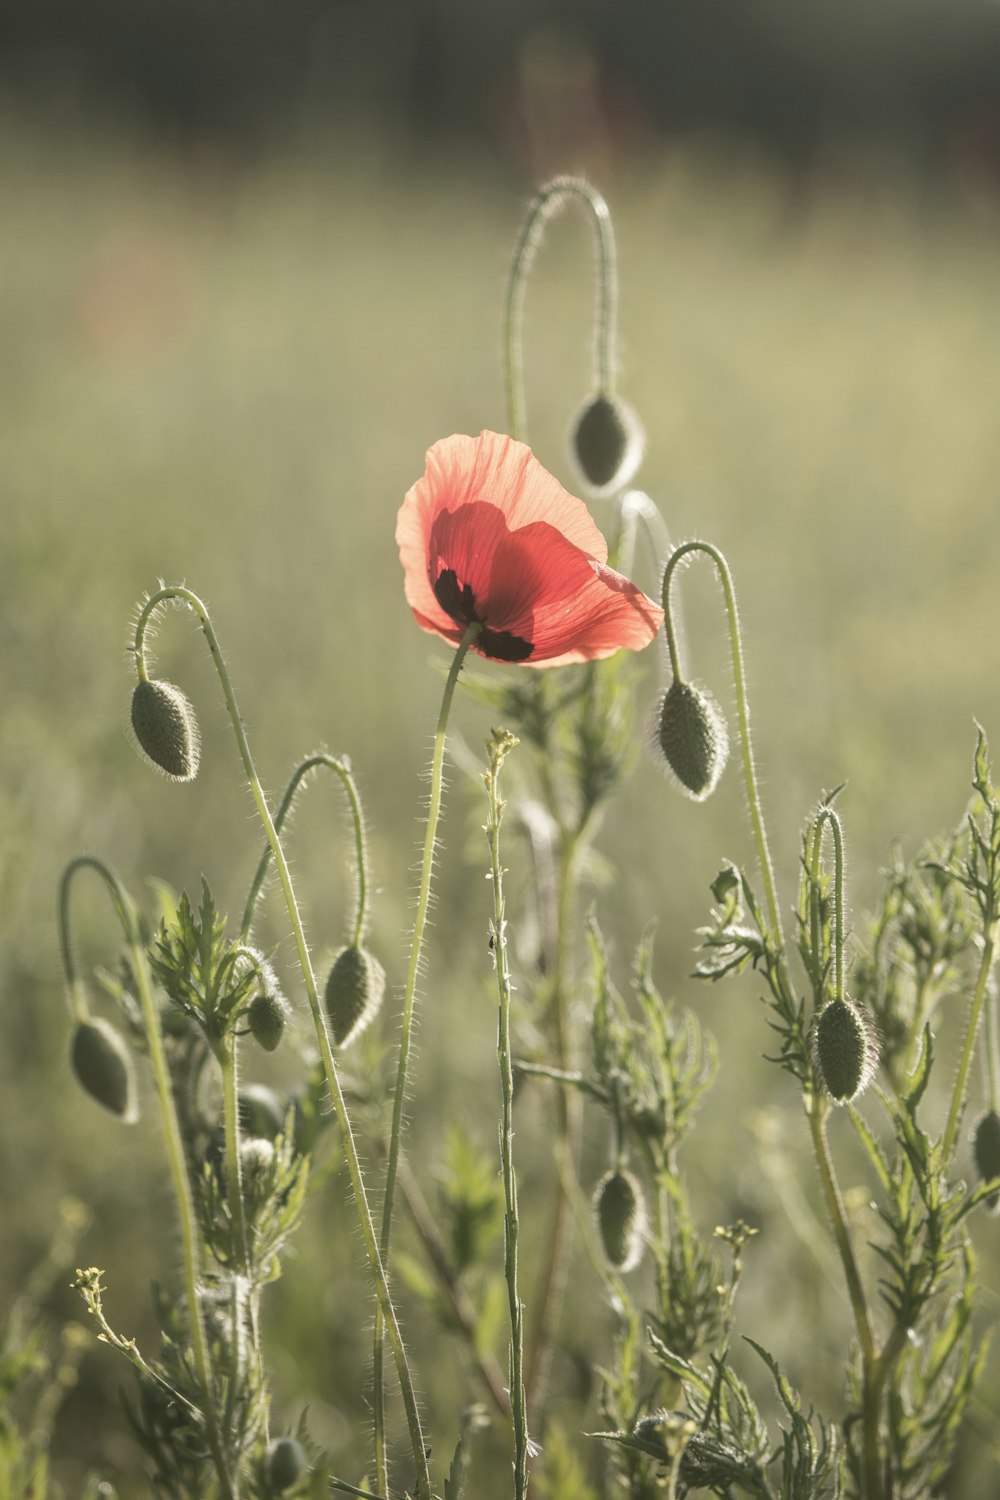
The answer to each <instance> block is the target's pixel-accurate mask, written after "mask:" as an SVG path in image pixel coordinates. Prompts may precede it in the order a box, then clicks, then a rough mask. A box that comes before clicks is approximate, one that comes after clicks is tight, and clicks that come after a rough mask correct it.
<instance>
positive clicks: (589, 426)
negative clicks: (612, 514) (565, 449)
mask: <svg viewBox="0 0 1000 1500" xmlns="http://www.w3.org/2000/svg"><path fill="white" fill-rule="evenodd" d="M645 444H646V434H645V433H644V432H643V430H642V423H641V422H640V421H639V418H638V416H637V415H636V413H635V411H634V410H633V408H632V407H631V406H629V404H628V402H627V401H622V400H620V399H619V397H617V396H595V397H594V398H593V400H591V401H588V402H587V404H586V406H585V407H584V408H583V410H582V411H581V412H580V414H579V416H578V417H577V418H576V420H575V422H574V424H573V430H572V432H571V434H570V452H571V454H572V457H573V461H574V463H575V464H576V467H577V468H578V470H579V471H580V476H581V478H582V479H583V480H584V482H585V484H586V485H587V487H588V488H589V489H590V490H591V491H593V493H595V494H599V495H602V494H605V493H608V492H610V491H612V490H620V489H622V488H623V487H624V486H625V485H626V484H628V482H629V480H630V479H631V478H632V476H633V475H634V474H635V471H636V470H637V469H638V467H639V465H640V463H641V462H642V451H643V448H644V447H645Z"/></svg>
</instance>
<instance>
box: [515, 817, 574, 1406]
mask: <svg viewBox="0 0 1000 1500" xmlns="http://www.w3.org/2000/svg"><path fill="white" fill-rule="evenodd" d="M584 833H585V828H584V829H581V830H580V831H579V832H578V833H573V832H570V831H568V830H565V829H564V830H563V848H562V854H561V858H560V861H559V885H558V904H557V918H556V945H555V955H554V963H553V972H552V1006H553V1014H554V1017H555V1048H556V1066H557V1068H558V1069H559V1070H560V1071H562V1072H567V1071H570V1070H571V1069H572V1064H573V1057H572V1047H571V1038H570V1018H569V1014H568V1005H569V994H568V991H569V986H568V984H567V982H566V976H567V972H568V968H569V958H568V954H569V947H570V934H571V926H572V918H573V897H574V895H575V892H576V880H575V865H576V859H577V855H578V853H579V850H580V847H581V843H582V840H583V836H584ZM580 1129H581V1107H580V1099H579V1098H578V1097H577V1094H576V1092H575V1090H568V1089H557V1090H556V1139H555V1143H554V1147H553V1151H554V1155H555V1159H556V1173H557V1177H558V1189H557V1192H556V1197H555V1202H554V1203H553V1205H552V1219H551V1223H550V1226H549V1233H548V1235H547V1237H546V1242H545V1243H546V1253H545V1258H544V1260H543V1261H542V1264H541V1266H540V1268H539V1271H538V1273H537V1280H536V1282H535V1286H534V1289H533V1294H532V1319H531V1334H530V1339H529V1344H528V1353H527V1362H526V1370H527V1373H526V1377H525V1384H526V1387H527V1393H528V1402H529V1406H530V1407H531V1408H532V1409H534V1407H535V1405H536V1403H537V1401H538V1400H539V1399H540V1392H541V1389H542V1387H543V1385H544V1381H545V1374H546V1369H547V1365H548V1358H549V1353H550V1347H551V1341H550V1333H551V1329H552V1326H553V1323H554V1321H555V1316H556V1311H557V1309H558V1306H559V1303H560V1301H561V1298H562V1292H563V1290H564V1288H565V1281H566V1272H567V1269H568V1264H569V1244H568V1242H569V1234H570V1230H571V1229H572V1215H571V1212H570V1210H571V1208H572V1204H571V1203H570V1200H569V1198H568V1195H567V1193H566V1189H565V1182H566V1179H567V1178H568V1177H570V1176H573V1175H575V1172H576V1161H575V1157H576V1151H577V1145H578V1141H579V1136H580Z"/></svg>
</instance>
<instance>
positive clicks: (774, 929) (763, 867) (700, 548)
mask: <svg viewBox="0 0 1000 1500" xmlns="http://www.w3.org/2000/svg"><path fill="white" fill-rule="evenodd" d="M695 552H703V553H705V554H706V555H707V556H708V557H710V558H711V559H712V562H713V563H714V564H715V569H716V572H717V573H718V575H719V582H720V583H721V584H722V592H723V595H724V597H725V602H726V613H727V615H728V617H729V646H730V652H731V655H732V664H733V682H734V684H735V688H736V711H737V715H738V717H739V724H740V750H741V752H742V757H743V779H744V781H745V783H746V793H747V805H748V807H749V810H750V822H751V825H752V827H753V834H754V840H755V842H756V845H757V859H758V862H759V864H760V873H761V878H762V879H763V881H764V893H765V896H766V899H767V913H768V920H769V923H770V927H771V939H772V942H773V943H774V946H775V949H776V953H777V958H778V963H779V966H780V968H781V971H782V974H783V977H784V979H785V982H786V984H787V987H788V993H789V994H791V993H792V988H791V983H790V980H789V979H788V975H787V965H786V961H785V957H784V943H785V938H784V933H783V931H782V926H781V913H780V909H779V907H778V897H777V892H776V889H775V884H774V869H773V866H772V864H771V855H770V851H769V849H768V845H767V832H766V830H765V827H764V813H763V808H762V806H761V800H760V790H759V788H758V785H757V770H756V767H755V765H754V758H753V742H752V740H751V738H750V705H749V700H748V697H747V686H746V671H745V668H744V665H743V640H742V637H741V634H740V617H739V611H738V609H737V605H736V590H735V588H734V587H733V578H732V574H731V573H730V571H729V564H728V563H727V562H726V559H725V557H724V556H723V555H722V553H721V552H720V551H719V549H718V547H713V545H712V543H711V542H703V541H691V542H682V543H681V545H680V546H679V547H675V548H674V550H673V552H672V553H671V554H670V559H669V561H668V562H667V566H666V570H665V572H664V574H663V614H664V621H663V628H664V630H665V631H666V636H667V647H668V650H669V652H670V666H671V669H672V671H673V674H674V677H675V678H676V680H677V681H678V682H683V681H684V680H685V679H684V674H683V672H682V671H681V664H680V651H679V648H678V644H677V634H676V630H675V626H674V620H673V616H672V614H671V609H670V586H671V584H672V583H673V579H674V574H675V573H676V571H677V568H678V565H679V564H680V562H681V561H682V559H683V558H685V557H688V556H690V555H691V554H692V553H695Z"/></svg>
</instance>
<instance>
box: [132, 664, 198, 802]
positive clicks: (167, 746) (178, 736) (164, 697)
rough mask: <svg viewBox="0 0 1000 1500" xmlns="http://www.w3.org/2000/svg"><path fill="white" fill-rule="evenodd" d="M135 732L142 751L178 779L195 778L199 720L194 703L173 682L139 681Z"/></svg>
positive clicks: (134, 708)
mask: <svg viewBox="0 0 1000 1500" xmlns="http://www.w3.org/2000/svg"><path fill="white" fill-rule="evenodd" d="M132 732H133V734H134V735H135V741H136V744H137V745H138V747H139V750H140V752H141V753H142V755H143V756H145V758H146V759H147V760H148V761H150V763H151V764H152V765H154V766H156V767H157V769H158V770H160V771H163V772H165V773H166V775H167V776H169V777H171V778H172V779H173V780H174V781H192V780H193V779H194V777H195V776H196V775H197V774H198V764H199V762H200V760H201V741H200V736H199V734H198V721H197V719H196V718H195V714H194V709H193V708H192V707H191V704H190V703H189V702H188V700H187V698H186V697H185V696H184V694H183V693H182V692H181V690H180V688H178V687H174V685H173V683H170V682H158V681H156V680H147V681H145V682H137V683H136V685H135V691H134V692H133V694H132Z"/></svg>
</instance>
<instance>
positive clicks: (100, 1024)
mask: <svg viewBox="0 0 1000 1500" xmlns="http://www.w3.org/2000/svg"><path fill="white" fill-rule="evenodd" d="M70 1060H71V1062H72V1065H73V1072H74V1073H75V1074H76V1076H77V1079H78V1080H79V1082H80V1085H81V1086H82V1087H83V1088H84V1089H86V1091H87V1093H88V1094H89V1095H90V1097H91V1098H92V1099H96V1100H97V1102H98V1104H103V1106H104V1108H105V1109H109V1110H110V1111H111V1113H112V1114H113V1115H117V1116H118V1118H119V1119H120V1120H123V1121H124V1123H125V1124H126V1125H131V1124H132V1123H133V1122H134V1121H135V1120H137V1119H138V1117H139V1106H138V1102H137V1100H136V1088H135V1068H134V1066H133V1063H132V1054H131V1052H129V1050H128V1047H127V1046H126V1045H125V1041H124V1038H123V1037H122V1036H121V1035H120V1033H119V1032H117V1031H116V1030H115V1028H114V1027H113V1026H112V1025H111V1024H110V1023H109V1022H108V1021H104V1020H102V1019H100V1018H99V1017H97V1018H91V1019H88V1020H86V1021H80V1022H79V1023H78V1024H77V1028H76V1030H75V1031H74V1033H73V1042H72V1047H71V1049H70Z"/></svg>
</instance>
